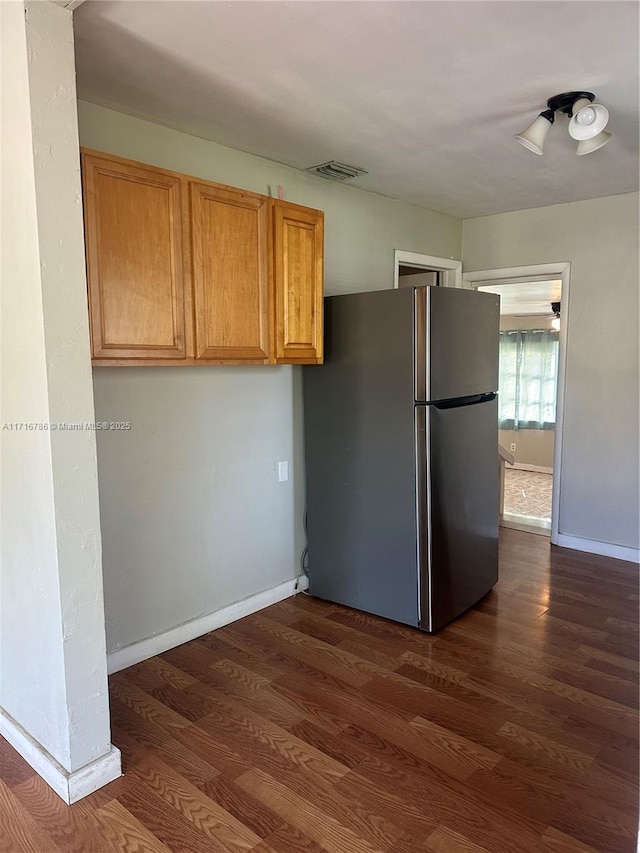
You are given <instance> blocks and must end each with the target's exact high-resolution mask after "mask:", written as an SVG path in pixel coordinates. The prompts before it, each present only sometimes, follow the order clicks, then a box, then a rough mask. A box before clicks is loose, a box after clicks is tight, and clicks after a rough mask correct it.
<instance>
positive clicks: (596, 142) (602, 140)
mask: <svg viewBox="0 0 640 853" xmlns="http://www.w3.org/2000/svg"><path fill="white" fill-rule="evenodd" d="M610 139H611V134H610V133H609V132H608V131H606V130H602V131H600V133H599V134H598V135H597V136H594V137H593V139H581V140H580V142H578V146H577V148H576V154H577V155H578V156H580V155H582V154H591V153H592V152H593V151H597V150H598V148H602V146H603V145H606V144H607V142H608V141H609V140H610Z"/></svg>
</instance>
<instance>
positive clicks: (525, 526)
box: [499, 513, 551, 538]
mask: <svg viewBox="0 0 640 853" xmlns="http://www.w3.org/2000/svg"><path fill="white" fill-rule="evenodd" d="M499 525H500V527H508V528H509V529H511V530H521V531H522V532H523V533H535V534H536V535H537V536H546V537H547V538H548V537H549V536H550V535H551V521H549V520H545V519H544V518H533V517H531V516H528V515H509V513H504V515H503V516H502V517H501V518H500V521H499Z"/></svg>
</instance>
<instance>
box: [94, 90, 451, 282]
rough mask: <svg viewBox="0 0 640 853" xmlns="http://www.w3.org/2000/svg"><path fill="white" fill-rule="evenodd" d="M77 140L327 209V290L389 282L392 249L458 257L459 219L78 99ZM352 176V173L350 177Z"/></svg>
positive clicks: (391, 272) (202, 176)
mask: <svg viewBox="0 0 640 853" xmlns="http://www.w3.org/2000/svg"><path fill="white" fill-rule="evenodd" d="M78 112H79V118H80V143H81V145H84V146H86V147H88V148H95V149H98V150H100V151H108V152H109V153H111V154H118V155H120V156H121V157H129V158H130V159H132V160H140V161H142V162H144V163H152V164H153V165H155V166H161V167H163V168H165V169H173V170H175V171H178V172H184V173H186V174H189V175H196V176H197V177H200V178H205V179H207V180H210V181H219V182H220V183H224V184H228V185H229V186H232V187H241V188H242V189H246V190H252V191H253V192H258V193H263V194H265V195H269V192H271V194H272V195H274V196H275V195H277V188H278V185H281V186H282V187H283V189H284V196H285V198H286V199H287V200H288V201H292V202H295V203H296V204H304V205H306V206H308V207H315V208H318V209H319V210H324V212H325V292H326V293H327V294H328V295H331V294H335V293H351V292H355V291H357V290H381V289H384V288H386V287H392V286H393V273H394V269H393V263H394V260H393V250H394V249H401V250H403V251H407V252H421V253H423V254H425V255H435V256H437V257H442V258H455V259H456V260H460V258H461V257H462V222H461V221H460V220H459V219H454V218H453V217H451V216H446V215H444V214H442V213H435V212H434V211H431V210H425V209H424V208H421V207H416V206H415V205H412V204H407V203H406V202H401V201H394V200H393V199H390V198H386V197H384V196H381V195H377V194H375V193H369V192H364V191H363V190H358V189H356V187H354V186H347V185H343V184H340V183H336V182H335V181H328V180H326V179H325V178H318V177H315V176H313V175H309V174H307V173H305V172H301V171H299V170H298V169H292V168H291V167H290V166H283V165H281V164H280V163H274V162H272V161H271V160H263V159H262V158H261V157H254V156H253V155H252V154H245V153H243V152H241V151H235V150H234V149H232V148H225V147H224V146H223V145H216V144H215V143H214V142H209V141H207V140H205V139H198V138H196V137H194V136H187V135H186V134H184V133H178V132H177V131H175V130H169V129H168V128H166V127H160V126H159V125H156V124H151V123H150V122H147V121H141V120H140V119H137V118H132V117H131V116H125V115H122V114H121V113H117V112H114V111H113V110H107V109H104V108H103V107H98V106H96V105H95V104H89V103H86V102H83V101H80V102H79V104H78ZM355 180H357V178H356V179H355Z"/></svg>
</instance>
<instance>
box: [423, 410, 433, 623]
mask: <svg viewBox="0 0 640 853" xmlns="http://www.w3.org/2000/svg"><path fill="white" fill-rule="evenodd" d="M429 421H430V412H429V409H428V408H427V409H426V410H425V451H426V452H425V463H426V504H427V507H426V516H427V581H428V589H429V610H428V619H429V628H428V630H429V631H433V584H432V549H431V540H432V524H431V430H430V429H429Z"/></svg>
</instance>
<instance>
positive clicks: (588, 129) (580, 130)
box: [515, 92, 611, 155]
mask: <svg viewBox="0 0 640 853" xmlns="http://www.w3.org/2000/svg"><path fill="white" fill-rule="evenodd" d="M595 97H596V96H595V95H594V94H593V92H563V93H562V94H560V95H554V96H553V97H552V98H549V100H548V101H547V109H546V110H543V111H542V112H541V113H540V115H539V116H538V117H537V118H536V119H534V121H533V122H532V123H531V124H530V125H529V127H528V128H527V129H526V130H523V131H522V133H517V134H516V137H515V138H516V139H517V140H518V142H519V143H520V144H521V145H524V147H525V148H528V149H529V151H533V152H534V154H542V153H543V149H544V141H545V139H546V138H547V134H548V133H549V130H550V129H551V125H552V124H553V122H554V121H555V116H556V113H565V115H567V116H569V119H570V121H569V136H571V138H572V139H575V140H576V141H577V143H578V147H577V148H576V154H578V155H582V154H591V152H592V151H597V150H598V148H602V146H603V145H606V143H607V142H608V141H609V140H610V139H611V134H610V133H608V132H607V131H606V130H605V127H606V126H607V123H608V121H609V110H608V109H607V108H606V107H604V106H602V104H594V103H593V102H594V100H595Z"/></svg>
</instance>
